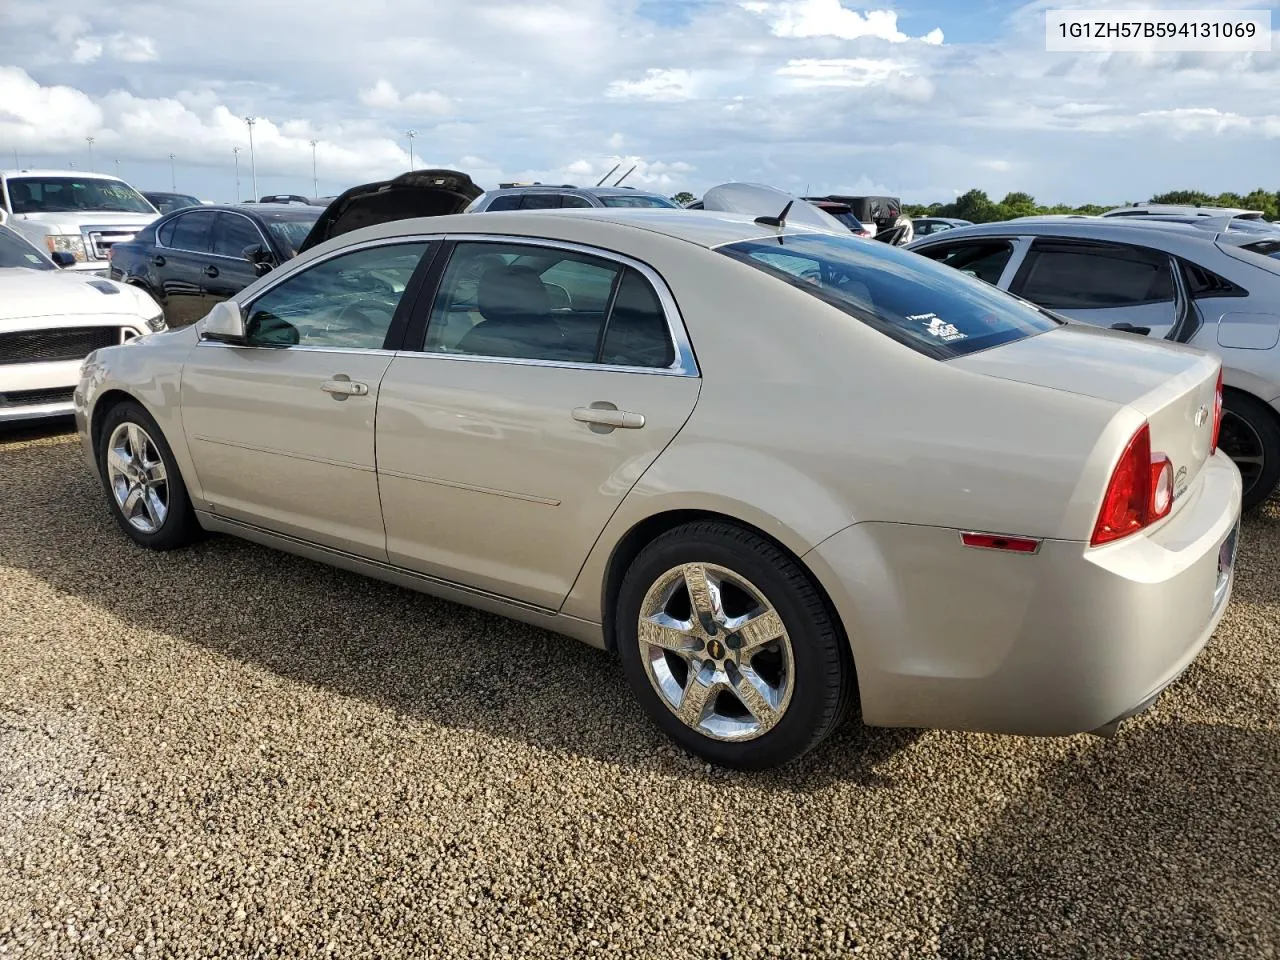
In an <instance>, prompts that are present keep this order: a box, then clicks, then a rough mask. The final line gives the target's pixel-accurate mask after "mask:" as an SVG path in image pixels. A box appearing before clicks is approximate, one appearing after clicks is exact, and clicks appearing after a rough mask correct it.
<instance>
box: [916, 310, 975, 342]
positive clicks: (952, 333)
mask: <svg viewBox="0 0 1280 960" xmlns="http://www.w3.org/2000/svg"><path fill="white" fill-rule="evenodd" d="M907 319H908V320H911V321H913V322H919V323H922V324H924V329H925V332H926V333H928V334H929V335H931V336H934V337H937V338H938V339H939V340H941V341H942V342H943V343H950V342H951V341H952V340H966V339H968V334H965V333H961V332H960V331H959V330H958V329H956V325H955V324H954V323H947V322H946V321H945V320H943V319H942V318H941V317H940V316H938V315H937V314H936V313H917V314H915V315H914V316H910V317H907Z"/></svg>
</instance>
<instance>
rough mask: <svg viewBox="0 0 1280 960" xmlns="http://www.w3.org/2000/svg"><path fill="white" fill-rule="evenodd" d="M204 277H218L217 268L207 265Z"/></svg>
mask: <svg viewBox="0 0 1280 960" xmlns="http://www.w3.org/2000/svg"><path fill="white" fill-rule="evenodd" d="M204 275H205V276H206V277H216V276H217V275H218V268H217V267H215V266H214V265H213V264H209V266H207V267H205V268H204Z"/></svg>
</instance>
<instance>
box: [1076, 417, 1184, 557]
mask: <svg viewBox="0 0 1280 960" xmlns="http://www.w3.org/2000/svg"><path fill="white" fill-rule="evenodd" d="M1172 509H1173V462H1172V461H1171V460H1170V459H1169V458H1168V457H1166V456H1165V455H1164V454H1163V453H1157V454H1156V455H1155V456H1152V454H1151V426H1150V425H1149V424H1145V423H1144V424H1143V425H1142V426H1141V428H1139V430H1138V432H1137V433H1135V434H1134V435H1133V439H1132V440H1130V441H1129V445H1128V446H1127V447H1125V448H1124V453H1122V454H1121V455H1120V462H1119V463H1117V464H1116V468H1115V470H1114V471H1112V473H1111V482H1110V483H1109V484H1107V493H1106V496H1104V497H1103V498H1102V509H1101V510H1099V511H1098V522H1097V523H1096V524H1095V525H1094V528H1093V536H1092V537H1090V539H1089V544H1090V545H1091V546H1094V547H1098V546H1101V545H1102V544H1104V543H1111V542H1113V541H1115V540H1120V539H1123V538H1124V537H1127V536H1129V535H1130V534H1132V533H1137V532H1138V531H1139V530H1141V529H1142V528H1143V527H1147V526H1150V525H1151V524H1153V523H1155V522H1156V521H1157V520H1159V519H1161V518H1162V517H1166V516H1168V515H1169V511H1170V510H1172Z"/></svg>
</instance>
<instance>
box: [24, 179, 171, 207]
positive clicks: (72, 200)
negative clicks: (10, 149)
mask: <svg viewBox="0 0 1280 960" xmlns="http://www.w3.org/2000/svg"><path fill="white" fill-rule="evenodd" d="M9 205H10V209H11V210H13V212H14V213H73V212H80V211H95V212H99V211H109V212H111V213H151V214H154V213H155V212H156V211H155V209H154V208H153V207H152V206H151V204H149V203H147V201H146V199H145V198H144V197H143V196H142V194H140V193H138V191H137V190H135V189H133V187H131V186H129V185H128V184H127V183H122V182H121V181H119V180H106V179H100V178H97V177H12V178H10V180H9Z"/></svg>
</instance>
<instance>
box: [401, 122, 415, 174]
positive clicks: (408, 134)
mask: <svg viewBox="0 0 1280 960" xmlns="http://www.w3.org/2000/svg"><path fill="white" fill-rule="evenodd" d="M404 135H405V136H406V137H408V138H409V169H410V170H412V169H413V138H414V137H416V136H417V135H418V131H417V130H406V131H405V132H404Z"/></svg>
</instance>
